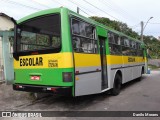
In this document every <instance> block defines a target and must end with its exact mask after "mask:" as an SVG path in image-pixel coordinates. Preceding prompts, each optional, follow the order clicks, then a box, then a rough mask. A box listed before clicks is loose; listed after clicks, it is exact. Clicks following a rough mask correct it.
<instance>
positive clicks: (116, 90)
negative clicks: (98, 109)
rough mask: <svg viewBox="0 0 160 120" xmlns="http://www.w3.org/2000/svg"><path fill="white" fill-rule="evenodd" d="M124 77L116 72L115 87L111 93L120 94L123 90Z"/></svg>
mask: <svg viewBox="0 0 160 120" xmlns="http://www.w3.org/2000/svg"><path fill="white" fill-rule="evenodd" d="M121 84H122V77H121V76H120V75H119V74H116V76H115V78H114V84H113V88H112V89H111V94H112V95H114V96H116V95H119V93H120V90H121Z"/></svg>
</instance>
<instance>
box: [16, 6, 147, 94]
mask: <svg viewBox="0 0 160 120" xmlns="http://www.w3.org/2000/svg"><path fill="white" fill-rule="evenodd" d="M13 56H14V72H15V73H14V76H15V80H14V84H13V89H14V90H19V91H27V92H43V93H53V94H63V95H71V96H82V95H89V94H97V93H102V92H105V91H108V90H111V92H112V94H113V95H118V94H119V93H120V88H121V85H122V84H124V83H126V82H128V81H131V80H134V79H136V78H138V79H140V78H141V76H142V74H143V73H145V71H146V67H145V63H146V61H147V58H146V51H145V45H144V44H143V43H142V42H140V41H139V40H136V39H134V38H131V37H129V36H127V35H125V34H123V33H121V32H118V31H115V30H113V29H111V28H109V27H107V26H104V25H102V24H100V23H98V22H95V21H94V20H91V19H89V18H86V17H84V16H81V15H79V14H77V13H75V12H73V11H71V10H69V9H67V8H63V7H61V8H55V9H49V10H43V11H40V12H36V13H34V14H31V15H29V16H26V17H24V18H22V19H20V20H19V21H17V25H16V27H15V41H14V53H13Z"/></svg>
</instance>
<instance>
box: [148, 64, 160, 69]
mask: <svg viewBox="0 0 160 120" xmlns="http://www.w3.org/2000/svg"><path fill="white" fill-rule="evenodd" d="M148 68H150V69H151V70H154V69H158V68H159V67H157V66H155V65H150V64H149V65H148Z"/></svg>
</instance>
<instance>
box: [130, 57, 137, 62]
mask: <svg viewBox="0 0 160 120" xmlns="http://www.w3.org/2000/svg"><path fill="white" fill-rule="evenodd" d="M128 62H136V60H135V58H132V57H128Z"/></svg>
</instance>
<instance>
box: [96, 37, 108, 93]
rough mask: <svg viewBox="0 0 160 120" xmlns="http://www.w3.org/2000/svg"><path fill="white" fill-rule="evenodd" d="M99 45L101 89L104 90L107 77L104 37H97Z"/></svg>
mask: <svg viewBox="0 0 160 120" xmlns="http://www.w3.org/2000/svg"><path fill="white" fill-rule="evenodd" d="M98 38H99V45H100V58H101V71H102V72H101V80H102V81H101V83H102V84H101V85H102V86H101V89H102V90H104V89H106V88H108V77H107V60H106V45H105V39H106V38H105V37H101V36H99V37H98Z"/></svg>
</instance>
